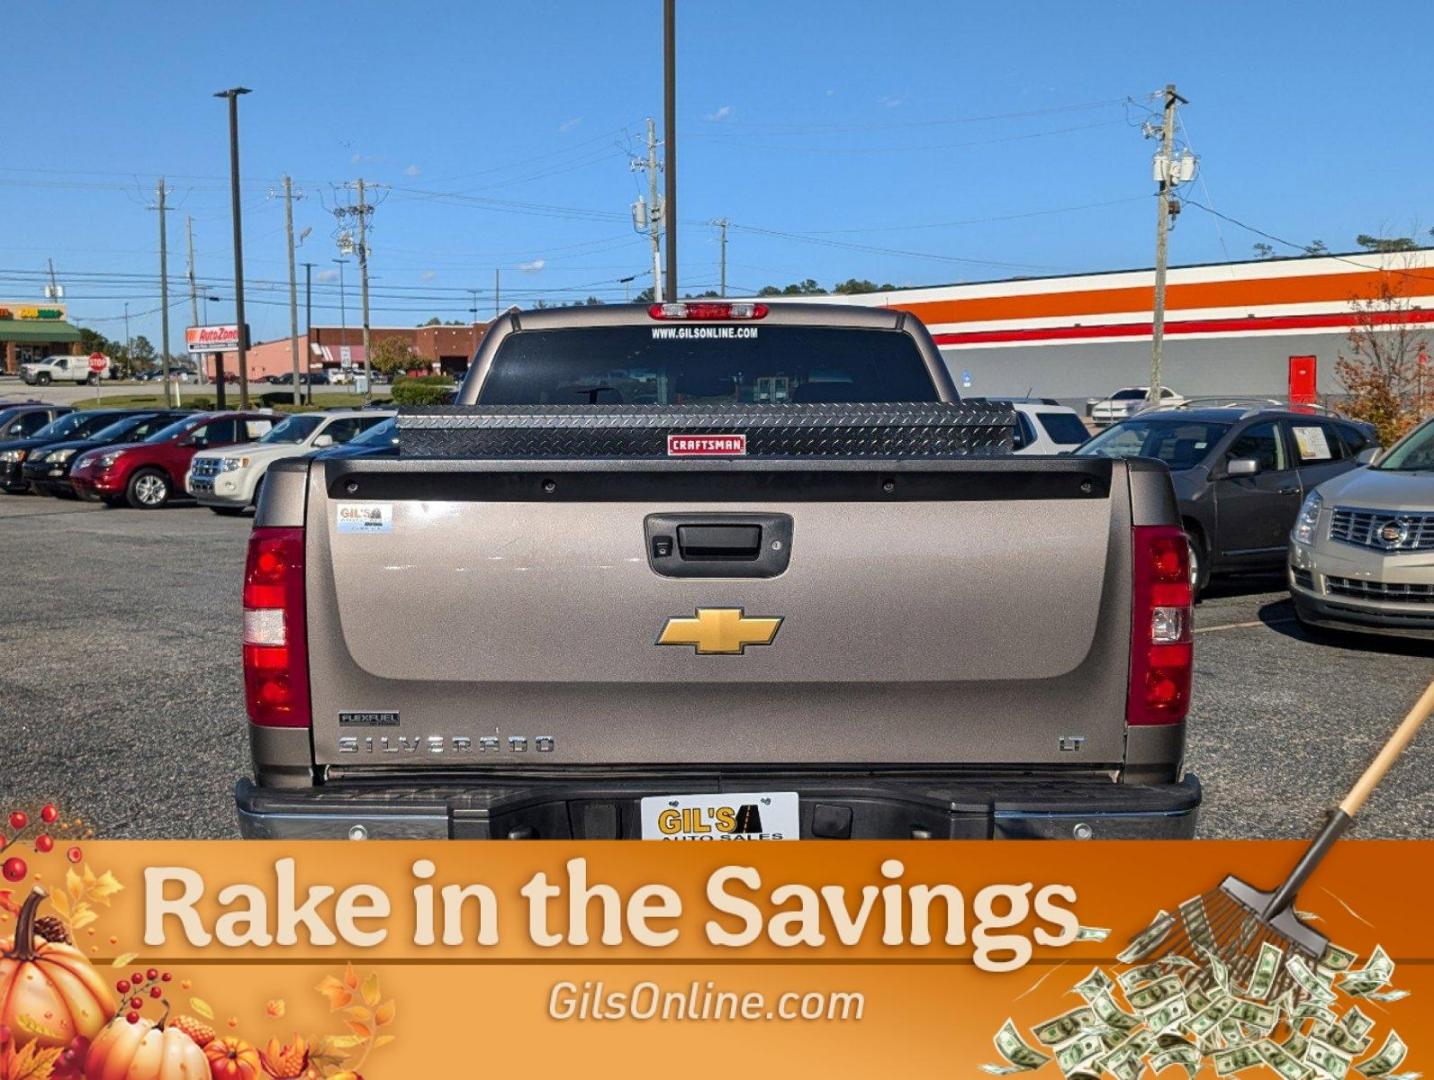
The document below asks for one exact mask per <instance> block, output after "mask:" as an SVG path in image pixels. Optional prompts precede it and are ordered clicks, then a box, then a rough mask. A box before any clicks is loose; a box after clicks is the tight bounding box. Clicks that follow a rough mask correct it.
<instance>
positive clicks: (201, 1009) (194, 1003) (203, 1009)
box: [189, 998, 214, 1020]
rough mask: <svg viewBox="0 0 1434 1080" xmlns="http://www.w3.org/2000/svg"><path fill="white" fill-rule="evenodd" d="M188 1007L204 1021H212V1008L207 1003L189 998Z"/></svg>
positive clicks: (199, 999) (200, 999) (201, 999)
mask: <svg viewBox="0 0 1434 1080" xmlns="http://www.w3.org/2000/svg"><path fill="white" fill-rule="evenodd" d="M189 1007H190V1008H191V1009H193V1010H194V1011H195V1012H196V1013H198V1014H199V1015H200V1016H202V1017H204V1019H206V1020H213V1019H214V1006H212V1005H210V1004H209V1002H207V1001H205V1000H204V999H203V998H190V999H189Z"/></svg>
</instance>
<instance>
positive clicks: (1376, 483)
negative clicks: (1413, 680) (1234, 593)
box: [1289, 418, 1434, 640]
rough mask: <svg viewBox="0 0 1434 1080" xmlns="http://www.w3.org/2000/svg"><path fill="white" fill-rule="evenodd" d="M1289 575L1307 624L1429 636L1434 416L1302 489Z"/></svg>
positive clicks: (1433, 620)
mask: <svg viewBox="0 0 1434 1080" xmlns="http://www.w3.org/2000/svg"><path fill="white" fill-rule="evenodd" d="M1289 575H1290V593H1291V595H1292V596H1293V597H1294V602H1295V615H1296V617H1297V618H1298V619H1299V620H1300V622H1301V623H1303V624H1305V625H1307V626H1315V627H1328V628H1332V629H1341V630H1359V631H1365V632H1370V633H1383V634H1397V635H1400V636H1403V637H1419V638H1427V639H1431V640H1434V418H1431V419H1429V420H1426V421H1425V422H1424V423H1423V424H1421V425H1420V426H1419V427H1417V428H1415V429H1414V430H1413V431H1411V432H1410V433H1409V434H1408V435H1406V436H1405V437H1404V438H1403V439H1401V440H1400V441H1399V442H1397V443H1395V444H1394V446H1393V447H1391V448H1390V449H1389V450H1388V451H1387V452H1386V453H1385V454H1384V455H1383V457H1381V458H1380V459H1379V460H1378V462H1377V463H1376V464H1374V465H1371V466H1370V467H1369V468H1367V469H1356V470H1355V471H1353V472H1349V473H1345V474H1344V475H1342V476H1337V477H1335V478H1334V479H1333V480H1329V481H1326V482H1325V483H1323V484H1321V485H1320V486H1319V487H1318V488H1316V489H1315V490H1314V491H1312V492H1310V494H1309V496H1308V497H1307V498H1306V499H1305V501H1304V505H1303V506H1302V507H1301V508H1300V514H1299V518H1298V519H1297V520H1296V521H1295V527H1294V530H1293V531H1292V532H1291V533H1290V562H1289Z"/></svg>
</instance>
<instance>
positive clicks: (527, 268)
mask: <svg viewBox="0 0 1434 1080" xmlns="http://www.w3.org/2000/svg"><path fill="white" fill-rule="evenodd" d="M547 265H548V260H547V259H534V260H533V261H532V262H525V263H519V264H518V269H519V270H521V271H523V272H524V273H525V274H536V273H537V272H538V271H539V270H541V269H542V268H543V267H545V266H547Z"/></svg>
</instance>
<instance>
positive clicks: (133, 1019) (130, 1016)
mask: <svg viewBox="0 0 1434 1080" xmlns="http://www.w3.org/2000/svg"><path fill="white" fill-rule="evenodd" d="M124 1018H125V1019H126V1020H128V1021H129V1022H130V1023H131V1024H138V1023H139V1013H137V1012H127V1013H125V1014H124Z"/></svg>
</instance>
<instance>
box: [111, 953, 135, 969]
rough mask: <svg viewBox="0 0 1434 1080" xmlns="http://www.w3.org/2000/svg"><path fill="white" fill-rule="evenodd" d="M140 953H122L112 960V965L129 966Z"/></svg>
mask: <svg viewBox="0 0 1434 1080" xmlns="http://www.w3.org/2000/svg"><path fill="white" fill-rule="evenodd" d="M138 955H139V954H138V953H132V952H127V953H120V955H118V956H116V957H115V958H114V959H113V960H111V961H110V967H129V966H130V964H132V963H134V958H135V957H136V956H138Z"/></svg>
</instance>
